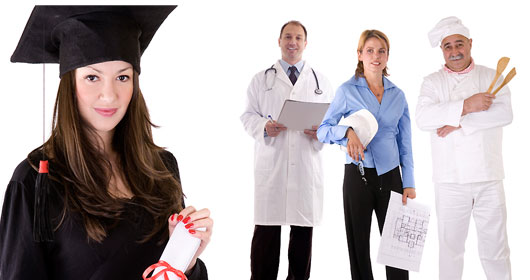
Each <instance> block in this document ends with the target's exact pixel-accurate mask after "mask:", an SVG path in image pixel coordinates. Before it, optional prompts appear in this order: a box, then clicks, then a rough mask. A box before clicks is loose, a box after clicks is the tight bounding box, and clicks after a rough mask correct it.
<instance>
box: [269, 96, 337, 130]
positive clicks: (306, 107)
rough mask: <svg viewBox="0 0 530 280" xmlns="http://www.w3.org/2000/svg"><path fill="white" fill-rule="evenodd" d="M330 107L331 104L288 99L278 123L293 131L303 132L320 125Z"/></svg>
mask: <svg viewBox="0 0 530 280" xmlns="http://www.w3.org/2000/svg"><path fill="white" fill-rule="evenodd" d="M328 107H329V103H315V102H305V101H296V100H290V99H287V100H285V102H284V103H283V107H282V111H281V112H280V116H279V117H278V120H277V122H278V123H281V124H283V125H285V126H286V127H287V129H291V130H298V131H303V130H304V129H312V126H313V125H320V123H321V122H322V119H323V118H324V115H325V114H326V111H327V110H328Z"/></svg>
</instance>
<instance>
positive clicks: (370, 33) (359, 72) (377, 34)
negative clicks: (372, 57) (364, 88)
mask: <svg viewBox="0 0 530 280" xmlns="http://www.w3.org/2000/svg"><path fill="white" fill-rule="evenodd" d="M370 38H376V39H379V40H380V41H381V42H383V43H384V44H385V45H386V51H387V53H390V42H389V41H388V37H387V36H386V35H385V33H383V32H381V31H379V30H375V29H372V30H365V31H363V33H361V38H359V45H358V46H357V52H358V53H362V51H363V48H364V44H366V41H368V39H370ZM388 75H389V74H388V67H385V69H383V76H385V77H386V76H388ZM360 77H364V65H363V62H362V61H358V62H357V69H355V78H357V79H358V78H360Z"/></svg>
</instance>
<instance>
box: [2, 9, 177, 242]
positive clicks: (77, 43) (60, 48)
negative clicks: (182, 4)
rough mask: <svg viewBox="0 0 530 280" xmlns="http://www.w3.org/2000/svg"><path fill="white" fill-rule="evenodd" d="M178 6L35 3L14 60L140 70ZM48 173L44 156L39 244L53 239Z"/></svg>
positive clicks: (63, 68) (38, 195)
mask: <svg viewBox="0 0 530 280" xmlns="http://www.w3.org/2000/svg"><path fill="white" fill-rule="evenodd" d="M175 8H176V6H35V8H34V9H33V12H32V13H31V15H30V17H29V20H28V23H27V24H26V27H25V29H24V32H23V33H22V36H21V38H20V41H19V43H18V45H17V48H16V49H15V52H14V53H13V55H12V56H11V62H25V63H59V68H60V76H63V75H64V74H65V73H67V72H69V71H71V70H74V69H76V68H79V67H83V66H87V65H90V64H95V63H100V62H105V61H114V60H122V61H125V62H129V63H130V64H131V65H132V66H133V68H134V70H136V71H137V72H138V73H140V57H141V56H142V54H143V52H144V51H145V49H146V48H147V46H148V45H149V43H150V42H151V39H152V38H153V36H154V35H155V33H156V31H157V29H158V28H159V27H160V25H161V24H162V22H164V20H165V19H166V18H167V16H168V15H169V14H170V13H171V12H172V11H173V10H174V9H175ZM43 134H44V133H43ZM43 138H44V136H43ZM43 156H44V157H45V155H44V152H43ZM51 168H52V167H51ZM47 173H48V162H47V160H45V159H44V160H42V161H41V163H40V166H39V174H38V176H37V179H36V186H35V208H34V223H33V238H34V240H35V241H38V242H40V241H51V240H53V230H52V228H51V222H50V217H49V213H48V205H47V203H48V202H47V199H46V196H47V193H48V192H49V186H48V185H49V182H47V181H48V178H47V177H48V176H47Z"/></svg>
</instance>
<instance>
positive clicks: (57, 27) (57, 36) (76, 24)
mask: <svg viewBox="0 0 530 280" xmlns="http://www.w3.org/2000/svg"><path fill="white" fill-rule="evenodd" d="M175 8H176V6H35V8H34V9H33V12H32V13H31V16H30V18H29V20H28V23H27V25H26V28H25V29H24V32H23V33H22V36H21V38H20V41H19V43H18V46H17V48H16V50H15V52H14V53H13V55H12V56H11V62H26V63H59V65H60V76H62V75H64V74H65V73H66V72H68V71H71V70H74V69H76V68H79V67H83V66H86V65H90V64H94V63H99V62H104V61H112V60H123V61H126V62H129V63H131V64H132V66H133V68H134V70H136V71H137V72H140V57H141V55H142V54H143V52H144V51H145V49H146V48H147V46H148V45H149V43H150V42H151V39H152V38H153V36H154V35H155V33H156V31H157V29H158V27H159V26H160V25H161V24H162V22H163V21H164V20H165V19H166V17H167V16H168V15H169V14H170V13H171V12H172V11H173V10H174V9H175Z"/></svg>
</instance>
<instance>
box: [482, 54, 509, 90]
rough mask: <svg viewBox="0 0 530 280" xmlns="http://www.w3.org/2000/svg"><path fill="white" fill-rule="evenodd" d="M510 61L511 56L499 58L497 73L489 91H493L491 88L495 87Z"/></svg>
mask: <svg viewBox="0 0 530 280" xmlns="http://www.w3.org/2000/svg"><path fill="white" fill-rule="evenodd" d="M508 62H510V58H509V57H501V59H499V62H497V73H495V78H494V79H493V81H492V82H491V85H490V87H489V88H488V91H487V92H488V93H490V92H491V90H492V89H493V86H494V85H495V83H496V82H497V80H498V79H499V77H500V76H501V74H502V72H503V71H504V69H506V66H508Z"/></svg>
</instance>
